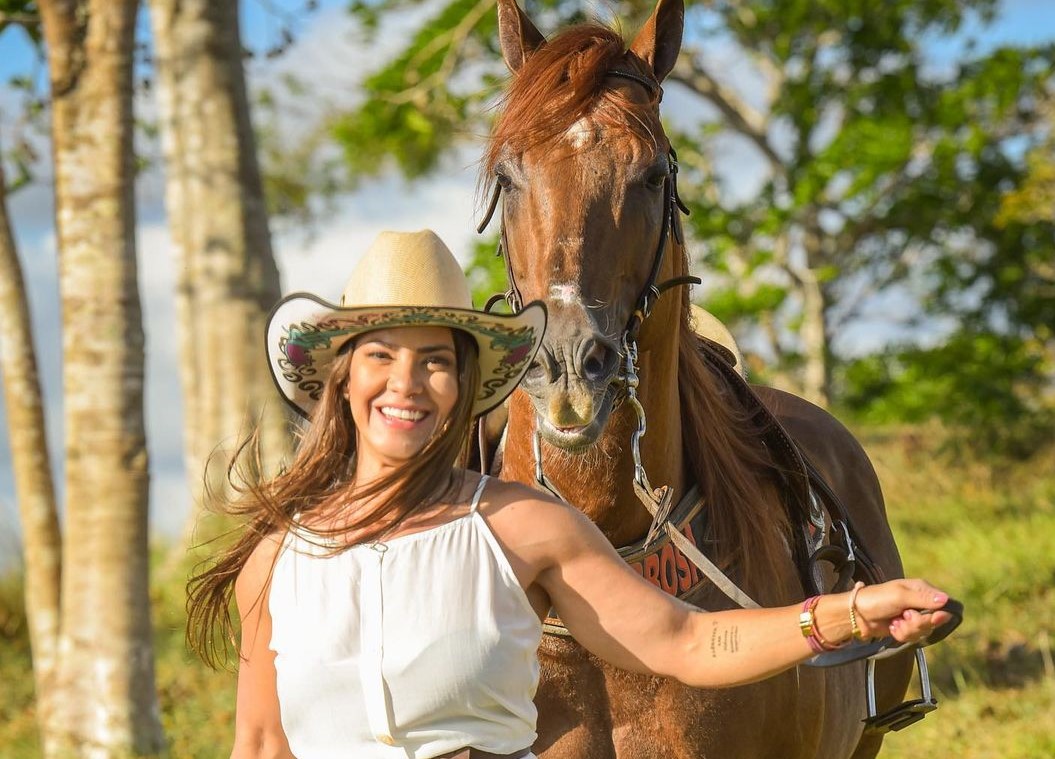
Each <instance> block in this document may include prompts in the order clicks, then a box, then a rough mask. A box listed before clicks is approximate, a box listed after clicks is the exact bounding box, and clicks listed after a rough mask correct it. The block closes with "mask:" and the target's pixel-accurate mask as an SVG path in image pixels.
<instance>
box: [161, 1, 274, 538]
mask: <svg viewBox="0 0 1055 759" xmlns="http://www.w3.org/2000/svg"><path fill="white" fill-rule="evenodd" d="M150 16H151V23H152V26H153V31H154V41H155V46H156V51H157V58H156V65H157V71H158V87H157V91H158V94H159V98H160V111H161V136H162V144H163V147H164V154H165V166H166V205H167V210H168V217H169V225H170V228H171V230H172V238H173V243H174V246H175V256H176V260H177V269H178V271H179V272H180V281H179V290H178V296H177V300H178V314H179V329H180V357H181V358H180V364H181V375H182V377H181V379H182V385H183V399H184V408H185V415H186V422H185V440H184V450H185V460H186V464H187V474H188V479H189V485H190V490H191V493H194V494H196V495H197V494H200V493H201V492H202V477H203V473H204V472H205V464H206V461H207V460H208V459H209V458H210V457H212V460H211V462H210V463H209V468H208V483H207V484H208V486H209V487H210V488H212V489H214V490H220V491H221V492H222V488H223V484H224V478H223V475H224V474H225V471H224V465H225V464H226V463H227V460H228V459H227V456H226V455H225V454H226V453H229V452H230V450H231V449H232V448H233V446H234V444H235V443H236V441H237V440H239V439H240V438H241V437H243V436H244V435H245V434H246V433H247V432H248V430H249V429H250V426H251V425H252V424H259V425H260V427H261V431H262V443H261V447H262V453H263V456H264V462H263V463H264V467H265V469H267V470H269V471H275V469H276V468H277V465H278V462H279V461H280V460H281V458H282V457H283V456H284V455H285V453H286V452H287V450H288V432H287V429H286V415H285V413H286V412H285V409H284V407H283V405H282V402H281V400H280V399H279V397H278V395H277V394H276V392H275V390H274V387H273V385H272V383H271V379H270V376H269V375H268V373H267V370H266V364H265V362H264V359H263V355H262V351H261V345H262V340H261V336H262V335H263V330H264V320H265V318H266V315H267V313H268V311H269V309H270V308H271V306H273V305H274V303H275V301H276V300H277V299H278V297H279V294H280V288H279V278H278V269H277V268H276V266H275V262H274V256H273V254H272V249H271V238H270V234H269V231H268V226H267V214H266V208H265V204H264V196H263V188H262V183H261V180H260V171H259V167H258V164H257V159H256V143H255V138H254V134H253V130H252V125H251V123H250V120H249V104H248V99H247V95H246V85H245V76H244V72H243V70H242V45H241V41H240V37H239V29H238V3H237V2H236V0H151V2H150ZM195 501H196V504H195V505H196V507H200V506H201V505H202V499H201V498H196V499H195ZM197 510H198V509H197V508H195V510H194V512H195V513H192V514H191V519H190V520H189V523H188V524H189V525H193V523H194V521H195V518H196V516H197V514H196V512H197Z"/></svg>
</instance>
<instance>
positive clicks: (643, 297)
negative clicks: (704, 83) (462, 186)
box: [476, 69, 701, 543]
mask: <svg viewBox="0 0 1055 759" xmlns="http://www.w3.org/2000/svg"><path fill="white" fill-rule="evenodd" d="M606 74H607V76H611V77H618V78H621V79H627V80H630V81H632V82H636V83H638V84H640V85H641V86H642V87H644V88H645V89H646V90H648V93H649V96H650V98H654V99H655V100H656V103H657V104H658V103H659V102H660V101H662V99H663V88H662V87H661V86H660V84H659V82H657V81H655V80H654V79H649V78H648V77H645V76H642V75H640V74H635V73H634V72H631V71H624V70H622V69H611V70H609V71H608V72H606ZM667 163H668V166H669V171H668V173H667V176H666V177H664V179H663V206H662V208H663V222H662V224H661V225H660V233H659V240H658V241H657V243H656V249H655V252H654V253H653V254H652V267H651V269H650V270H649V274H648V278H647V279H646V281H645V284H644V286H643V287H642V288H641V292H640V294H639V295H638V298H637V302H636V303H635V305H634V309H633V311H631V313H630V317H629V318H628V319H627V323H626V325H625V326H624V327H623V331H622V335H621V337H620V344H621V347H622V354H623V359H624V361H625V365H624V369H623V371H622V372H621V373H620V374H617V375H616V376H615V378H614V379H613V384H615V385H616V386H617V388H618V395H617V399H623V400H625V401H626V402H628V403H629V404H630V405H631V406H632V407H633V409H634V411H635V413H636V414H637V419H638V424H637V429H636V430H635V431H634V434H633V437H632V438H631V449H632V451H633V457H634V492H635V493H636V494H637V495H638V498H639V499H640V500H641V501H642V503H644V505H645V507H646V508H647V509H648V510H649V512H651V513H652V516H653V522H652V526H651V528H650V529H649V533H648V537H647V539H646V542H648V543H651V541H652V539H653V538H654V537H655V536H656V535H657V534H658V532H659V530H660V527H661V525H662V524H663V522H664V521H665V520H666V518H667V516H668V515H669V513H670V509H671V508H672V506H673V491H672V490H671V489H670V488H669V487H668V486H665V485H664V486H663V487H661V488H657V489H653V487H652V485H651V484H650V483H649V481H648V476H647V475H646V474H645V468H644V465H643V464H642V461H641V438H642V437H643V436H644V434H645V430H646V421H645V410H644V408H643V407H642V405H641V403H640V401H639V400H638V398H637V386H638V375H637V336H638V332H639V331H640V329H641V325H642V323H644V321H645V319H647V318H648V317H649V315H650V314H651V313H652V309H653V307H654V306H655V304H656V301H657V300H658V299H659V296H660V295H662V294H663V293H664V292H666V291H667V290H670V289H671V288H674V287H679V286H682V285H690V284H700V282H701V280H700V278H699V277H694V276H691V275H687V276H681V277H673V278H671V279H668V280H666V281H664V282H657V280H658V279H659V272H660V269H661V268H662V266H663V256H664V253H665V251H666V248H667V242H668V240H669V239H670V238H671V237H673V238H674V240H675V241H676V242H677V243H678V244H679V245H681V244H683V242H684V235H683V231H682V227H681V217H680V216H679V213H678V212H679V211H680V212H681V213H684V214H686V215H688V213H689V209H688V208H687V207H686V206H685V204H684V203H683V202H682V200H681V197H680V196H679V195H678V182H677V177H678V156H677V153H676V152H675V151H674V148H673V147H668V150H667ZM501 195H502V184H501V183H500V182H495V186H494V191H493V192H492V194H491V199H490V201H489V202H488V205H487V210H486V212H485V213H484V217H483V220H482V221H481V222H480V224H479V225H478V226H477V228H476V231H477V232H478V233H483V231H484V230H485V229H486V228H487V226H488V224H490V222H491V218H492V217H493V216H494V213H495V210H496V209H497V208H498V201H499V199H500V198H501ZM509 249H510V248H509V242H508V239H507V237H506V226H505V223H504V220H503V223H502V227H501V230H500V238H499V242H498V250H497V252H496V255H499V256H502V258H503V260H504V261H505V268H506V277H507V280H508V282H509V289H508V290H507V291H506V292H504V293H499V294H497V295H494V296H492V297H491V298H490V299H489V300H488V301H487V305H486V306H485V310H488V311H489V310H490V309H491V308H492V307H493V306H494V305H495V304H496V303H498V301H500V300H505V301H506V302H507V303H508V304H509V307H510V308H511V309H512V310H513V312H514V313H516V312H518V311H520V310H521V309H522V308H523V304H524V299H523V296H522V295H521V293H520V288H519V287H517V282H516V276H515V273H514V271H513V264H512V261H511V259H510V256H509V255H508V253H509ZM534 454H535V480H536V482H537V483H538V484H539V485H540V486H541V487H543V488H545V489H546V490H548V491H550V492H551V493H553V495H555V496H557V497H558V498H562V496H561V495H560V493H559V492H558V491H557V489H556V487H555V486H554V485H553V483H551V482H550V481H549V480H548V479H547V478H546V476H545V474H544V473H543V471H542V441H541V435H540V433H539V431H538V425H537V424H536V426H535V441H534Z"/></svg>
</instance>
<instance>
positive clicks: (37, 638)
mask: <svg viewBox="0 0 1055 759" xmlns="http://www.w3.org/2000/svg"><path fill="white" fill-rule="evenodd" d="M5 196H6V185H5V182H4V174H3V166H0V377H2V378H3V385H4V403H5V405H6V408H7V430H8V436H9V438H10V440H11V460H12V464H13V466H14V471H15V499H16V500H17V501H18V513H19V516H20V518H21V520H22V546H23V551H22V554H23V557H24V560H23V561H24V566H25V598H26V618H27V620H28V623H29V643H30V648H31V650H32V652H33V679H34V682H35V686H36V695H37V719H38V721H39V722H40V725H41V737H42V742H43V738H44V737H45V736H46V732H45V731H44V724H45V723H44V715H46V714H48V713H50V709H49V704H50V703H51V699H50V694H51V683H52V679H53V677H54V674H55V666H56V660H57V656H58V638H59V582H60V573H61V571H62V537H61V534H60V532H59V518H58V513H57V511H56V508H55V487H54V483H53V481H52V479H51V465H50V462H49V459H48V443H47V435H46V432H45V430H46V428H45V426H44V403H43V399H42V396H41V392H40V380H39V378H38V374H37V358H36V353H35V352H34V350H33V331H32V329H31V328H30V321H29V304H28V303H27V301H26V291H25V288H24V287H23V281H22V267H21V265H20V264H19V261H18V255H17V253H16V251H15V239H14V235H13V234H12V231H11V223H10V221H9V219H8V215H7V205H6V197H5Z"/></svg>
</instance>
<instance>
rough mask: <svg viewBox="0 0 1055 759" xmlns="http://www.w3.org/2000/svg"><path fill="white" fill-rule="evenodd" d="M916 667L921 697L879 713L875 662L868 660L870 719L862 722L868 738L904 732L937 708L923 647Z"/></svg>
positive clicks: (917, 658) (917, 653) (917, 657)
mask: <svg viewBox="0 0 1055 759" xmlns="http://www.w3.org/2000/svg"><path fill="white" fill-rule="evenodd" d="M916 667H917V668H918V669H919V689H920V697H919V698H914V699H911V700H909V701H904V702H902V703H900V704H898V705H897V706H895V707H894V708H893V709H888V710H887V711H885V712H883V713H882V714H876V683H875V670H876V660H875V659H869V660H868V676H867V691H866V693H867V696H868V716H867V717H865V718H864V719H863V720H862V721H863V722H864V723H865V735H884V734H886V733H889V732H891V731H892V730H903V729H904V728H906V727H908V726H909V725H913V724H915V723H917V722H919V721H920V720H921V719H923V718H924V717H926V716H927V715H928V714H929V713H930V712H932V711H934V710H935V709H937V708H938V700H937V699H936V698H934V697H933V696H932V695H931V693H930V672H928V670H927V657H926V656H924V654H923V649H922V648H917V649H916Z"/></svg>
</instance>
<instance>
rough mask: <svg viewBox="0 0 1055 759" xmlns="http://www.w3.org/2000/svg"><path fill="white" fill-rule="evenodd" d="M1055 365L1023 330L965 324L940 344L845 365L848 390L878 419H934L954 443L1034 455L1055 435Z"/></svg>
mask: <svg viewBox="0 0 1055 759" xmlns="http://www.w3.org/2000/svg"><path fill="white" fill-rule="evenodd" d="M1052 369H1053V367H1052V366H1051V365H1050V363H1049V364H1047V365H1045V363H1044V362H1043V360H1042V358H1041V357H1040V356H1039V355H1038V352H1037V350H1036V349H1035V346H1034V345H1032V344H1031V343H1030V342H1028V341H1026V340H1023V339H1021V338H1019V337H1015V336H1007V335H1001V334H995V333H993V332H971V331H967V330H964V331H960V332H958V333H956V334H955V335H953V336H952V337H951V338H950V339H949V340H948V341H946V342H945V343H944V344H942V345H940V346H938V347H935V348H930V349H927V348H918V347H910V348H902V349H894V350H890V351H886V352H883V353H877V354H873V355H871V356H867V357H864V358H861V359H857V360H855V361H851V362H848V363H846V364H844V365H842V366H840V368H839V370H838V377H839V382H840V384H841V385H842V387H841V388H840V393H839V395H840V397H841V401H842V404H844V406H845V408H846V409H847V410H848V412H849V413H850V414H851V415H853V416H854V417H856V418H858V419H860V420H861V421H863V422H867V423H870V424H882V423H886V424H889V423H896V422H911V423H921V422H927V421H931V420H934V419H937V420H940V421H942V422H944V423H945V424H946V426H947V427H949V428H950V430H952V431H953V432H954V433H955V434H954V436H953V437H952V442H953V443H954V444H958V445H965V446H967V447H968V448H971V449H973V450H977V451H984V452H986V453H988V454H990V455H1007V456H1011V457H1015V458H1028V457H1030V456H1031V455H1032V454H1033V453H1035V452H1036V450H1037V449H1038V448H1042V447H1044V446H1045V445H1050V444H1051V443H1052V442H1055V404H1053V403H1052V399H1051V398H1050V397H1049V396H1048V393H1050V387H1049V384H1050V377H1051V376H1052Z"/></svg>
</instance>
